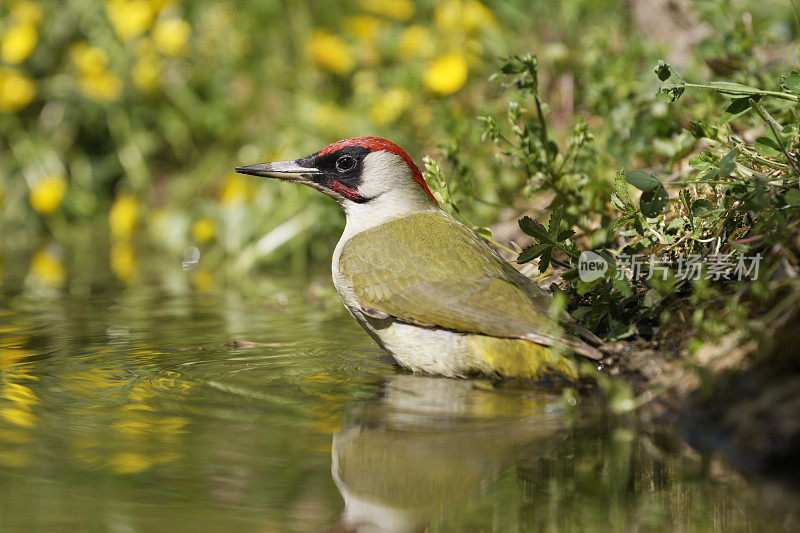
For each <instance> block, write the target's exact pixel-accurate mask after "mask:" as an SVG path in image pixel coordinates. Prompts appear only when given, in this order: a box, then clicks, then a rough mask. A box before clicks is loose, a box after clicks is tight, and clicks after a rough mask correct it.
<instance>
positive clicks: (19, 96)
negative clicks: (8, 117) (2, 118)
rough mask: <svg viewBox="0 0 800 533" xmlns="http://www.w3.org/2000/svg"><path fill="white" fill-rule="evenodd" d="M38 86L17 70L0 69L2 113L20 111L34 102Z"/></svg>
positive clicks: (0, 103) (0, 107)
mask: <svg viewBox="0 0 800 533" xmlns="http://www.w3.org/2000/svg"><path fill="white" fill-rule="evenodd" d="M35 95H36V85H35V84H34V83H33V80H31V79H30V78H27V77H25V76H23V75H22V74H20V72H19V71H18V70H17V69H13V68H9V67H0V111H5V112H7V113H13V112H15V111H19V110H20V109H22V108H23V107H25V106H26V105H28V104H29V103H31V100H33V97H34V96H35Z"/></svg>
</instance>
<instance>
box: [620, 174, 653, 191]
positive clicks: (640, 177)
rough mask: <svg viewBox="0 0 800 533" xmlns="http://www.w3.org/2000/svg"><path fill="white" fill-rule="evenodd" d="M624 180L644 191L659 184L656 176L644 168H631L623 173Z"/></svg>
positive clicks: (650, 189)
mask: <svg viewBox="0 0 800 533" xmlns="http://www.w3.org/2000/svg"><path fill="white" fill-rule="evenodd" d="M625 181H627V182H628V183H630V184H631V185H633V186H634V187H636V188H637V189H639V190H640V191H644V192H647V191H652V190H653V189H656V188H658V187H660V186H661V182H660V181H658V178H656V177H655V176H653V175H652V174H650V173H648V172H645V171H644V170H631V171H630V172H628V173H627V174H626V175H625Z"/></svg>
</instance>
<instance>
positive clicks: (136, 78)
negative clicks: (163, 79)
mask: <svg viewBox="0 0 800 533" xmlns="http://www.w3.org/2000/svg"><path fill="white" fill-rule="evenodd" d="M160 74H161V66H160V62H159V59H158V56H156V55H155V54H146V55H143V56H141V57H140V58H139V60H138V61H136V64H135V65H133V68H132V69H131V79H132V80H133V83H134V84H135V85H136V86H137V87H138V88H139V89H140V90H142V91H144V92H146V93H152V92H154V91H155V90H156V89H157V88H158V81H159V76H160Z"/></svg>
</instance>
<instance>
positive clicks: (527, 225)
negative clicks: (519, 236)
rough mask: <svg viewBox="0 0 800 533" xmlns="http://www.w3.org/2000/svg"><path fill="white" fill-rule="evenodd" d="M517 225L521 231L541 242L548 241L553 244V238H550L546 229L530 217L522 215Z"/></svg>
mask: <svg viewBox="0 0 800 533" xmlns="http://www.w3.org/2000/svg"><path fill="white" fill-rule="evenodd" d="M519 227H520V229H521V230H522V231H524V232H525V233H527V234H528V235H530V236H531V237H533V238H534V239H537V240H539V241H542V242H549V243H551V244H553V240H552V239H551V238H550V234H549V233H547V230H546V229H545V228H544V226H542V225H541V224H539V223H538V222H536V221H535V220H533V219H532V218H531V217H522V218H521V219H520V221H519Z"/></svg>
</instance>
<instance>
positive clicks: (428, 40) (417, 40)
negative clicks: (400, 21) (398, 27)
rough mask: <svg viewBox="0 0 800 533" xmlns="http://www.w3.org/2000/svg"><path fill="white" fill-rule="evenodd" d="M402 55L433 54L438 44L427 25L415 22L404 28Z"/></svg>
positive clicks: (404, 56)
mask: <svg viewBox="0 0 800 533" xmlns="http://www.w3.org/2000/svg"><path fill="white" fill-rule="evenodd" d="M399 47H400V57H402V58H404V59H408V58H411V57H419V56H422V57H427V56H431V55H433V53H434V51H435V50H436V44H435V43H434V40H433V35H432V34H431V31H430V30H429V29H428V28H426V27H425V26H420V25H419V24H414V25H412V26H409V27H407V28H406V29H405V30H403V33H402V34H401V35H400V44H399Z"/></svg>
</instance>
